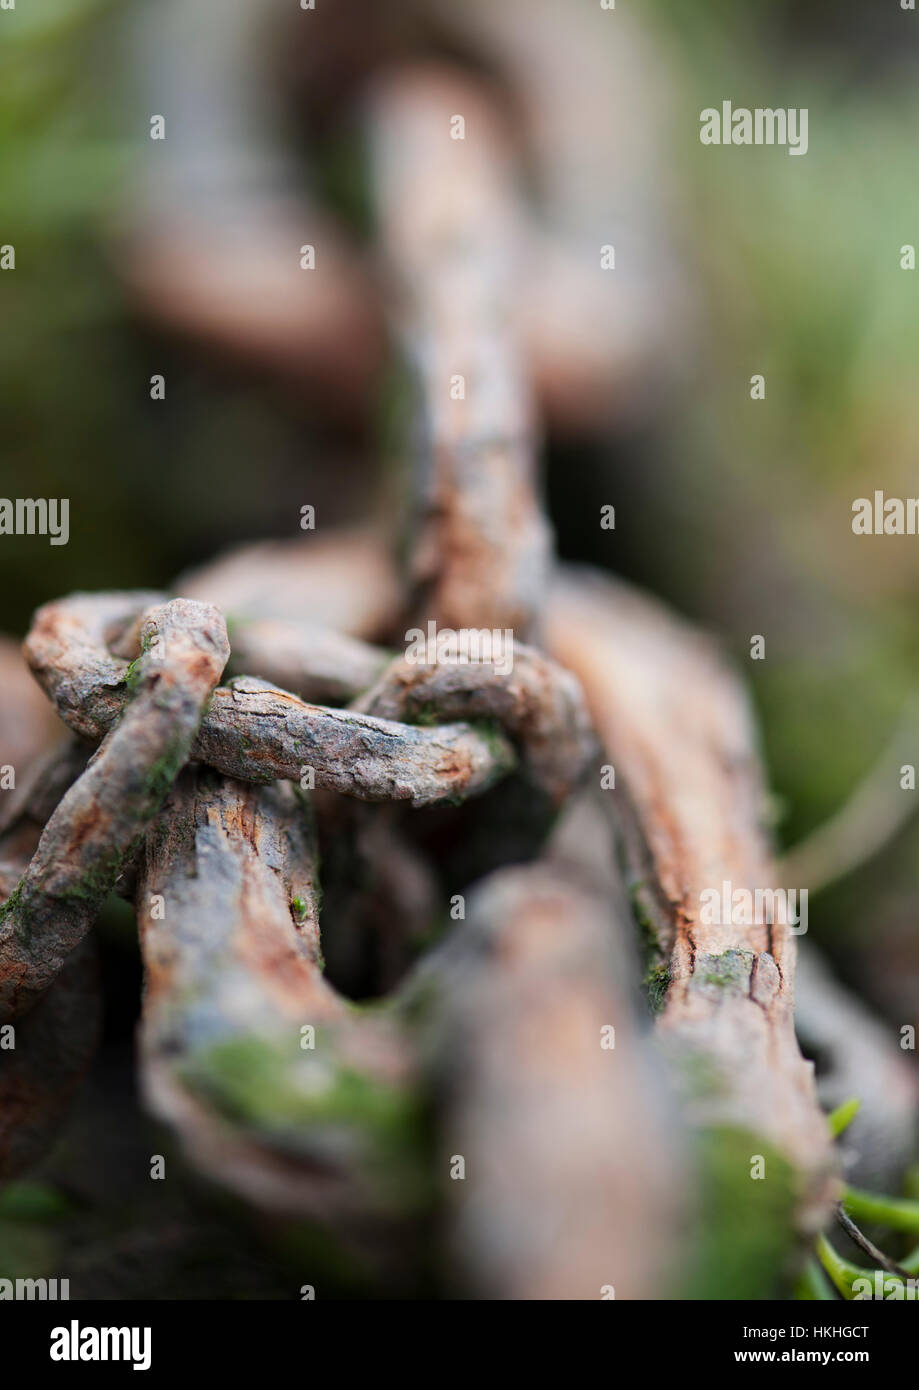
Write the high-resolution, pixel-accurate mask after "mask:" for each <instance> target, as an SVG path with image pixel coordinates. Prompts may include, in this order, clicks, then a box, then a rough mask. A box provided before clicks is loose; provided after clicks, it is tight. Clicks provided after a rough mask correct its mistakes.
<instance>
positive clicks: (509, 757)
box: [26, 595, 516, 806]
mask: <svg viewBox="0 0 919 1390" xmlns="http://www.w3.org/2000/svg"><path fill="white" fill-rule="evenodd" d="M146 597H148V596H142V601H143V598H146ZM130 598H131V596H130V595H129V596H121V595H103V596H101V597H100V599H99V601H98V602H95V601H94V600H93V599H90V598H84V597H83V596H79V595H78V596H77V597H76V598H74V599H63V600H61V601H60V602H59V603H54V604H48V605H46V607H45V608H43V609H41V610H40V612H39V613H38V615H37V616H36V621H35V624H34V626H33V628H32V631H31V632H30V634H29V637H28V639H27V641H26V652H27V655H28V659H29V663H30V665H31V667H32V669H33V671H34V673H35V675H36V678H37V679H38V680H39V682H40V683H41V684H42V686H43V688H44V689H45V690H46V691H47V693H48V695H49V696H50V698H51V699H53V700H54V701H55V703H56V704H57V708H58V711H59V713H60V715H61V718H62V719H64V720H65V722H66V723H67V724H69V725H70V727H71V728H72V729H74V730H75V731H76V732H77V733H80V734H84V735H85V736H87V737H90V738H92V737H95V738H100V737H104V735H105V734H106V733H107V732H108V730H109V729H110V728H111V727H112V726H113V725H114V723H115V721H116V720H117V718H118V715H119V712H120V711H121V710H122V709H123V708H124V706H125V705H126V704H127V702H128V700H129V699H130V694H131V691H130V686H131V675H132V669H133V664H131V665H129V663H128V662H127V661H126V660H125V659H124V658H123V657H116V656H113V655H112V653H111V651H110V647H109V645H108V643H110V642H112V641H113V640H114V643H115V645H116V646H117V645H118V644H119V642H120V643H128V644H129V643H130V633H131V632H132V631H133V627H134V624H135V623H136V621H137V604H136V599H135V602H134V605H133V606H132V604H131V603H129V602H128V600H129V599H130ZM172 602H173V603H174V604H183V603H184V604H186V605H189V606H192V607H198V608H203V607H208V606H206V605H200V604H194V603H193V601H192V600H187V599H174V600H173V601H172ZM208 611H211V612H216V610H215V609H210V608H209V607H208ZM74 649H75V650H76V652H77V654H78V655H77V657H76V658H75V657H74V656H73V650H74ZM191 756H192V758H194V759H195V760H197V761H199V762H205V763H208V764H210V766H212V767H215V768H217V770H218V771H220V772H223V773H225V774H226V775H227V776H229V777H237V778H240V779H242V780H244V781H255V782H269V781H275V780H278V779H281V780H291V781H298V782H299V781H300V779H301V776H302V771H303V768H304V767H309V768H312V769H313V771H314V773H315V785H316V786H317V787H322V788H327V789H330V790H332V791H339V792H344V793H345V794H346V795H348V796H356V797H359V798H361V799H363V800H368V801H386V800H390V799H393V800H408V801H410V802H411V804H412V805H413V806H427V805H431V804H433V803H436V802H439V801H452V800H461V799H462V798H464V797H467V796H474V795H476V794H477V793H479V792H481V791H484V790H485V789H486V788H487V787H489V786H491V785H492V784H493V783H494V782H495V781H497V780H498V778H500V777H502V776H503V775H504V774H505V773H506V772H507V771H508V770H509V769H510V768H512V767H513V766H514V764H515V761H516V760H515V757H514V753H513V749H512V748H511V746H510V744H509V743H508V742H507V740H506V739H505V738H504V737H503V736H502V735H501V734H500V733H499V732H497V731H491V730H479V729H475V728H472V727H470V726H469V725H466V724H440V725H438V726H436V727H434V728H424V729H422V728H417V727H415V726H413V725H407V724H395V723H392V722H390V721H387V720H381V719H374V718H371V717H370V716H367V715H361V714H355V713H352V712H350V711H348V710H339V709H329V708H326V707H325V706H323V705H313V704H306V703H305V702H304V701H302V700H299V699H297V697H296V696H295V695H291V694H290V693H289V692H288V691H286V690H279V689H277V688H276V687H274V686H272V685H269V684H268V682H267V681H263V680H257V679H255V678H249V677H237V679H236V680H234V681H231V682H230V684H229V686H221V687H220V688H219V689H217V690H215V691H214V694H213V698H212V699H211V700H210V702H209V704H208V707H207V709H206V710H205V713H204V716H203V718H202V720H201V727H200V731H199V733H198V736H197V738H196V739H195V742H194V745H193V747H192V750H191Z"/></svg>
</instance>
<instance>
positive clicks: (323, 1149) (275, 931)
mask: <svg viewBox="0 0 919 1390" xmlns="http://www.w3.org/2000/svg"><path fill="white" fill-rule="evenodd" d="M138 914H139V923H140V933H141V949H142V953H143V957H144V963H145V966H146V972H147V989H146V993H145V999H144V1013H143V1020H142V1024H141V1035H140V1048H141V1067H142V1076H143V1083H144V1090H145V1093H146V1096H147V1100H148V1103H149V1105H150V1106H151V1108H152V1109H153V1111H154V1112H155V1113H156V1114H157V1115H158V1116H160V1117H161V1118H162V1119H164V1120H166V1121H168V1122H169V1123H170V1124H171V1125H173V1126H174V1127H175V1128H176V1129H177V1130H178V1132H179V1134H180V1136H181V1138H182V1141H183V1143H184V1145H185V1146H186V1148H187V1150H188V1152H189V1154H190V1156H191V1157H192V1159H193V1160H194V1162H195V1163H196V1164H198V1165H199V1166H200V1167H201V1168H202V1170H203V1171H204V1172H205V1173H207V1174H209V1175H210V1176H211V1177H212V1178H214V1179H215V1180H217V1181H219V1182H221V1183H224V1184H225V1185H227V1186H228V1187H230V1188H232V1189H233V1190H235V1191H237V1192H239V1193H241V1194H242V1195H244V1196H245V1197H246V1198H247V1199H248V1200H250V1201H252V1202H254V1203H255V1204H256V1205H258V1206H260V1207H263V1208H265V1209H267V1210H272V1211H278V1212H286V1213H290V1214H295V1215H298V1216H308V1217H310V1218H312V1219H315V1220H317V1221H319V1222H321V1223H323V1224H328V1225H330V1226H333V1227H334V1228H335V1229H336V1231H337V1232H338V1233H339V1234H342V1235H344V1236H345V1238H346V1239H347V1240H350V1239H351V1238H352V1237H353V1238H354V1239H355V1240H356V1241H357V1242H358V1243H360V1241H361V1239H363V1238H364V1237H367V1238H369V1237H370V1235H371V1232H370V1230H369V1229H367V1230H365V1231H364V1233H363V1237H362V1235H361V1223H362V1222H367V1221H369V1220H370V1219H371V1218H373V1217H376V1218H378V1219H381V1220H383V1221H389V1220H395V1221H398V1220H401V1219H402V1217H403V1216H404V1215H405V1214H406V1213H410V1212H411V1211H412V1210H413V1208H414V1205H415V1204H416V1203H419V1202H421V1201H422V1199H423V1195H424V1184H423V1183H420V1184H417V1185H415V1186H413V1177H416V1176H417V1175H416V1174H415V1173H414V1172H413V1170H412V1166H411V1165H412V1143H413V1130H412V1125H413V1117H414V1109H415V1100H414V1095H413V1091H412V1087H411V1072H412V1068H411V1063H410V1059H409V1056H408V1053H407V1050H406V1048H405V1046H404V1043H403V1040H402V1037H401V1034H400V1032H399V1031H398V1029H397V1025H396V1022H395V1020H394V1019H393V1018H392V1017H391V1016H383V1017H375V1016H373V1015H370V1014H366V1013H357V1012H356V1011H354V1009H353V1008H352V1006H350V1005H349V1004H348V1002H347V1001H346V1000H344V999H343V998H341V997H340V996H339V995H338V994H336V992H335V991H334V989H332V988H331V986H330V985H329V984H328V983H327V982H326V980H325V978H324V976H323V973H322V965H321V956H320V951H319V929H318V877H317V863H316V854H315V848H314V841H313V834H312V827H311V824H310V820H309V815H308V810H307V808H306V805H305V804H304V802H303V799H302V798H301V797H298V795H297V793H295V792H294V790H293V789H292V788H290V787H288V786H283V785H279V786H269V787H256V786H252V785H247V784H242V783H238V782H233V781H230V780H229V779H225V778H222V777H219V776H217V775H216V774H215V773H213V772H210V771H209V770H207V769H187V770H186V771H185V773H183V775H182V777H181V778H180V779H179V781H178V782H177V783H176V785H175V787H174V788H173V790H172V792H171V793H170V795H169V798H168V800H167V802H166V805H165V807H164V809H163V812H162V814H161V816H160V817H159V819H158V820H157V822H156V823H155V824H154V825H153V826H152V827H151V829H150V831H149V833H148V836H147V843H146V854H145V863H144V868H143V872H142V878H141V882H140V886H139V893H138ZM304 1029H313V1030H315V1037H314V1039H313V1043H314V1045H311V1046H308V1045H304V1038H305V1036H306V1035H305V1034H304V1032H303V1030H304ZM309 1041H310V1040H309V1037H308V1036H306V1042H307V1043H308V1042H309ZM352 1223H353V1224H352ZM377 1234H378V1233H377ZM371 1244H373V1241H371Z"/></svg>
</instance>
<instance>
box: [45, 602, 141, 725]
mask: <svg viewBox="0 0 919 1390" xmlns="http://www.w3.org/2000/svg"><path fill="white" fill-rule="evenodd" d="M165 602H166V598H165V596H164V595H163V594H155V593H146V592H130V593H109V594H71V595H70V596H69V597H68V598H65V599H58V600H57V601H56V602H54V603H46V604H45V605H44V607H42V608H39V610H38V612H37V613H36V614H35V617H34V618H33V620H32V626H31V628H30V629H29V632H28V635H27V637H26V640H25V642H24V643H23V647H22V649H23V652H24V653H25V657H26V660H27V661H28V663H29V667H30V669H31V671H32V674H33V676H34V677H35V679H36V680H37V681H38V683H39V685H40V686H41V688H42V690H43V691H44V692H45V694H46V695H47V696H48V699H49V700H51V701H52V703H53V704H54V706H55V708H56V710H57V712H58V714H59V715H60V716H61V718H62V719H63V721H64V723H65V724H66V725H67V726H68V727H69V728H71V729H72V730H73V731H74V733H76V734H81V735H82V736H83V738H89V739H92V740H93V741H94V742H96V743H98V742H99V740H100V739H103V738H104V737H105V735H106V734H107V733H108V732H109V730H110V729H111V728H112V727H113V726H114V724H115V723H116V721H117V720H118V718H119V716H120V715H121V713H122V711H123V710H124V707H125V705H126V704H127V702H128V698H129V696H130V691H129V689H128V685H127V678H128V674H129V666H128V662H127V661H126V660H124V659H123V658H122V657H118V656H113V655H112V652H111V651H110V646H111V644H112V643H114V642H116V641H117V639H118V638H119V637H122V636H123V634H124V631H125V629H126V628H129V627H131V626H132V624H135V623H136V622H137V620H138V618H139V615H140V614H142V613H143V612H144V610H145V609H148V608H153V607H155V606H157V605H161V604H163V603H165Z"/></svg>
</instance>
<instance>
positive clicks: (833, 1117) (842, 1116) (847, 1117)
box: [826, 1096, 862, 1139]
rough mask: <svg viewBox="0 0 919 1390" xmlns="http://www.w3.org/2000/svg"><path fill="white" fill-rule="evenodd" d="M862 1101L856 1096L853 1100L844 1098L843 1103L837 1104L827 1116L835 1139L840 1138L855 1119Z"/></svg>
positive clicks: (828, 1124)
mask: <svg viewBox="0 0 919 1390" xmlns="http://www.w3.org/2000/svg"><path fill="white" fill-rule="evenodd" d="M861 1104H862V1103H861V1101H860V1100H858V1099H857V1098H856V1097H855V1096H853V1097H852V1099H851V1100H844V1101H843V1103H842V1105H837V1107H836V1109H835V1110H831V1111H830V1113H829V1115H827V1117H826V1122H827V1126H828V1127H829V1131H830V1134H832V1136H833V1138H834V1139H838V1138H839V1136H840V1134H842V1132H843V1130H844V1129H848V1127H849V1125H850V1124H851V1123H852V1121H853V1120H854V1119H855V1116H856V1115H857V1114H858V1112H859V1110H860V1109H861Z"/></svg>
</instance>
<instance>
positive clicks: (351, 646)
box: [230, 618, 390, 705]
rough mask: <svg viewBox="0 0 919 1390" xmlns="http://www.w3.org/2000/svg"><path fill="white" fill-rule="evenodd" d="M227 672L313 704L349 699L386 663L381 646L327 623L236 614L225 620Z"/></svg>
mask: <svg viewBox="0 0 919 1390" xmlns="http://www.w3.org/2000/svg"><path fill="white" fill-rule="evenodd" d="M231 639H232V646H233V650H232V653H231V655H230V672H231V673H232V674H233V675H240V676H241V675H247V674H250V673H251V672H253V671H257V672H258V675H259V677H260V678H261V679H262V680H265V681H269V682H270V683H271V684H272V685H277V686H280V688H281V689H282V690H289V691H291V693H292V694H294V695H299V696H300V698H301V699H302V700H308V701H310V702H312V703H318V704H332V705H341V704H347V703H348V701H349V700H353V699H354V698H355V697H356V696H357V695H360V694H361V692H362V691H364V690H366V689H367V688H368V686H371V685H373V683H374V681H375V680H376V679H377V677H378V676H379V675H380V674H381V672H382V671H383V669H384V668H385V667H386V666H387V665H388V663H389V660H390V657H389V654H388V653H387V652H384V651H380V649H379V648H378V647H372V646H370V645H369V643H367V642H361V641H358V639H357V638H355V637H348V636H347V635H343V634H342V633H339V632H334V631H332V630H331V629H330V628H325V627H319V626H318V625H315V624H309V623H295V622H292V621H290V620H287V621H284V620H282V619H280V618H262V619H240V620H238V621H236V622H234V623H233V624H232V626H231Z"/></svg>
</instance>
